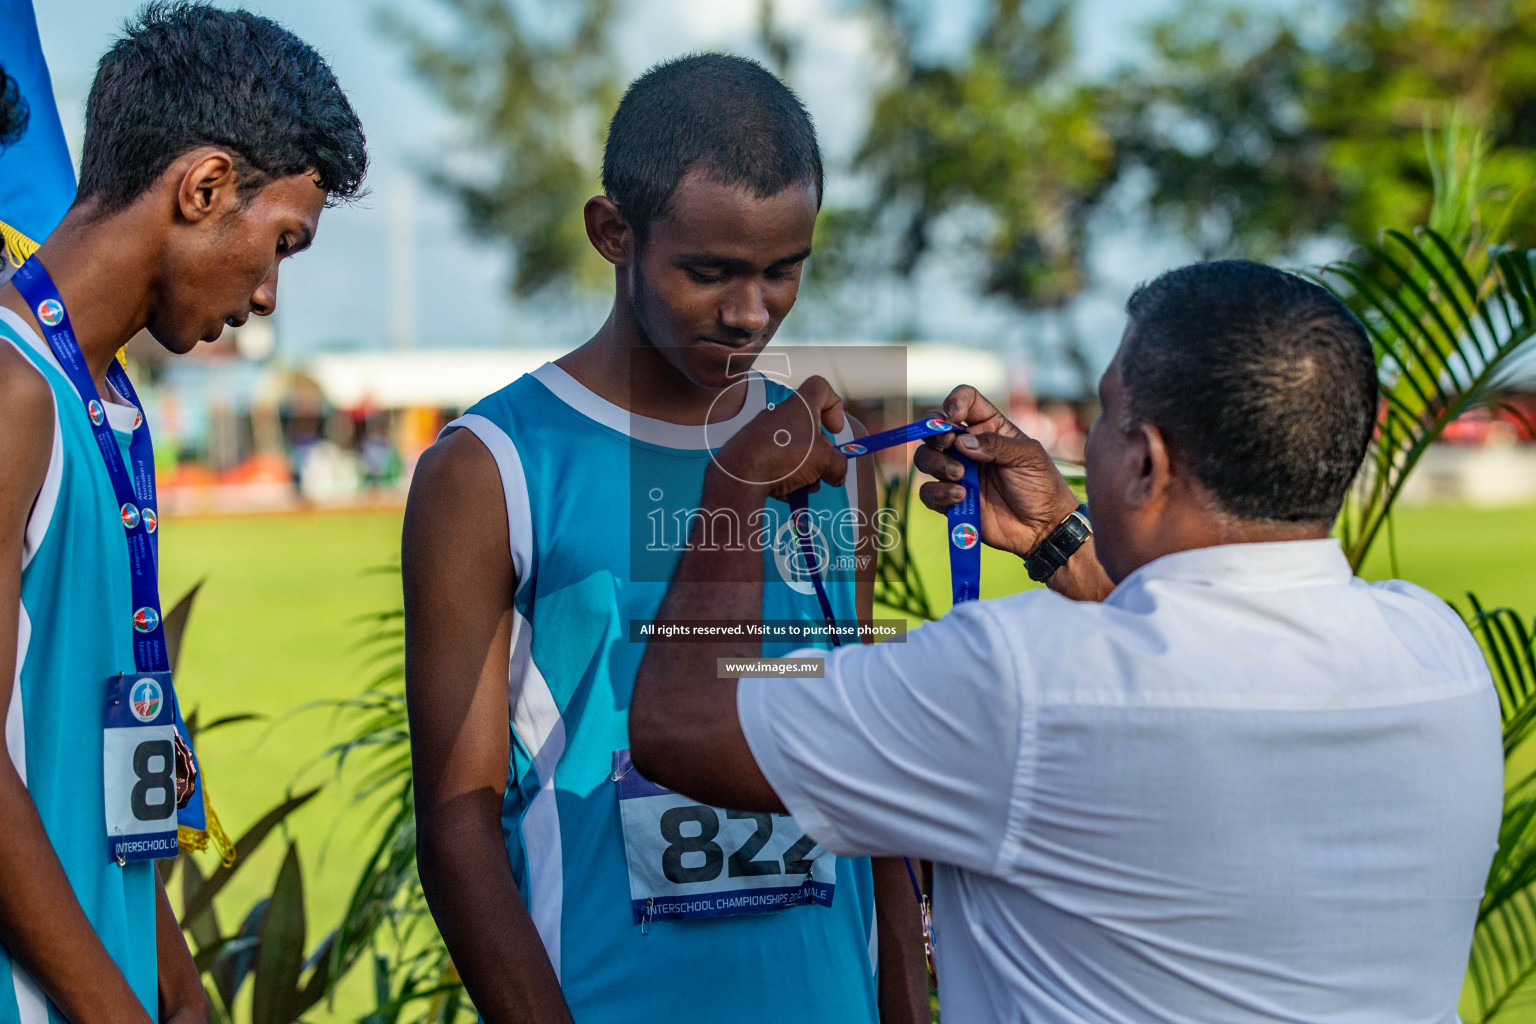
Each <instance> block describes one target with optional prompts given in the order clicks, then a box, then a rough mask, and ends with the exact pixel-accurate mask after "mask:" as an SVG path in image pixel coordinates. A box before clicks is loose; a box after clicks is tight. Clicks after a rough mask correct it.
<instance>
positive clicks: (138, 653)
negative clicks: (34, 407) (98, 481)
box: [11, 257, 171, 672]
mask: <svg viewBox="0 0 1536 1024" xmlns="http://www.w3.org/2000/svg"><path fill="white" fill-rule="evenodd" d="M11 282H12V283H13V284H15V285H16V290H17V291H19V292H21V295H22V298H24V299H26V300H27V305H28V306H30V307H31V308H32V311H33V312H34V313H35V314H36V315H37V320H38V323H40V324H42V327H43V335H44V336H45V337H46V338H47V340H48V347H49V348H51V349H53V354H54V357H55V358H57V359H58V361H59V366H60V367H62V368H63V370H64V374H65V376H67V377H68V378H69V382H70V383H71V384H73V385H74V386H75V390H76V391H77V392H79V394H80V401H81V402H82V403H83V404H84V406H85V414H86V418H87V420H88V421H89V422H90V425H91V434H92V436H94V437H95V438H96V447H97V448H99V449H100V450H101V457H102V461H103V462H105V463H106V466H107V476H108V477H109V478H110V479H111V481H112V492H113V494H115V495H116V497H117V505H118V515H119V517H120V518H121V520H122V523H123V528H124V529H125V530H126V531H127V540H128V571H129V576H130V579H131V581H132V585H133V633H134V636H133V664H134V668H135V669H136V670H137V671H139V672H169V671H170V668H171V666H170V662H169V661H168V660H167V657H166V647H165V629H164V628H163V626H162V625H161V622H160V572H159V564H160V551H159V537H158V536H157V530H158V527H159V520H158V519H157V518H156V517H157V515H158V513H157V512H156V510H155V451H154V442H153V441H152V440H151V439H150V436H149V422H148V421H147V420H146V419H144V411H143V407H142V406H141V405H140V403H139V396H138V394H137V393H136V392H135V391H134V389H133V384H132V383H131V382H130V381H129V380H128V374H127V372H126V371H125V370H124V369H123V367H122V364H121V363H119V362H118V361H117V360H116V359H114V360H112V366H111V368H110V369H108V370H107V382H108V383H109V384H111V385H112V388H113V390H115V391H116V392H117V393H118V394H119V395H122V396H123V397H124V398H126V399H127V400H128V401H130V402H132V403H133V405H134V408H135V409H136V410H138V418H139V424H138V426H137V428H136V429H135V430H134V431H133V438H132V440H131V441H130V442H129V443H128V460H129V462H130V463H131V465H132V472H131V473H130V471H129V467H128V466H125V465H123V458H122V452H121V451H120V450H119V449H118V446H117V436H116V435H115V434H114V433H113V432H112V426H111V424H110V423H108V422H107V410H106V406H105V405H104V404H103V403H102V401H101V399H100V398H99V397H97V394H96V381H95V380H94V379H92V377H91V371H90V367H88V366H86V364H85V356H84V355H82V354H81V352H80V344H79V342H77V341H76V340H75V331H74V328H73V327H72V326H70V322H69V314H68V313H67V312H66V311H65V309H64V303H63V301H62V300H61V299H60V298H59V291H58V289H57V288H55V287H54V284H53V279H52V278H50V277H49V276H48V271H46V270H44V269H43V265H42V263H41V262H40V261H39V260H37V259H36V258H35V257H34V258H32V259H30V260H28V261H27V262H26V263H24V264H22V267H21V269H20V270H18V271H16V274H15V276H14V277H12V278H11Z"/></svg>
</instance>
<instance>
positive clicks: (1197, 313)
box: [1121, 260, 1378, 523]
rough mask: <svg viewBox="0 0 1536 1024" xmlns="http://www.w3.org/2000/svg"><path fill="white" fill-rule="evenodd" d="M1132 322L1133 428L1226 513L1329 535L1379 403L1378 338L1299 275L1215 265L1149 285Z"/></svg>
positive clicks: (1124, 361) (1131, 306)
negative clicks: (1154, 438)
mask: <svg viewBox="0 0 1536 1024" xmlns="http://www.w3.org/2000/svg"><path fill="white" fill-rule="evenodd" d="M1126 312H1128V313H1129V314H1130V317H1131V331H1130V334H1129V336H1128V337H1127V339H1126V345H1125V351H1124V353H1123V354H1122V358H1121V376H1122V379H1123V381H1124V384H1125V388H1126V391H1127V400H1128V408H1129V411H1130V416H1131V418H1132V421H1133V422H1134V423H1150V424H1152V425H1154V426H1156V427H1158V428H1159V429H1160V430H1161V431H1162V433H1163V436H1164V438H1166V440H1167V442H1168V445H1169V447H1170V448H1171V449H1172V451H1173V452H1174V453H1175V455H1176V457H1180V458H1182V459H1183V460H1185V462H1186V463H1187V464H1188V466H1189V468H1190V469H1191V470H1192V471H1193V473H1194V475H1195V477H1196V478H1197V479H1198V480H1199V481H1200V482H1201V483H1202V484H1204V485H1205V486H1206V487H1207V488H1208V489H1209V490H1210V491H1211V493H1212V494H1214V495H1215V497H1216V499H1217V500H1218V501H1219V502H1220V504H1221V506H1222V507H1223V508H1224V509H1225V510H1226V511H1227V512H1228V513H1230V514H1232V515H1234V516H1238V517H1240V518H1242V519H1250V520H1263V521H1269V522H1287V523H1300V522H1330V523H1331V522H1332V521H1333V519H1334V517H1335V516H1337V515H1338V514H1339V509H1340V508H1341V507H1342V506H1343V503H1344V498H1345V495H1346V493H1347V491H1348V490H1349V485H1350V482H1351V481H1352V480H1353V479H1354V476H1355V473H1356V471H1357V470H1359V468H1360V462H1361V460H1362V459H1363V458H1364V457H1365V450H1366V446H1367V445H1368V444H1369V443H1370V439H1371V432H1372V430H1373V428H1374V426H1375V423H1376V411H1377V402H1378V388H1377V383H1376V365H1375V360H1374V359H1373V357H1372V354H1371V343H1370V339H1369V338H1368V337H1367V336H1366V333H1365V328H1364V327H1362V326H1361V324H1360V321H1359V320H1357V319H1355V317H1354V315H1353V314H1352V313H1350V311H1349V309H1348V308H1347V307H1346V306H1345V305H1344V304H1343V303H1342V302H1340V301H1339V300H1338V299H1337V298H1336V297H1335V296H1334V295H1332V294H1331V293H1330V292H1328V290H1327V289H1325V288H1322V287H1320V286H1318V285H1316V284H1314V283H1312V282H1311V281H1307V280H1305V279H1303V278H1300V277H1297V276H1296V275H1294V274H1288V273H1285V272H1283V271H1280V270H1276V269H1274V268H1273V267H1266V266H1264V265H1263V264H1261V263H1250V262H1248V261H1246V260H1220V261H1217V262H1212V263H1196V264H1194V265H1192V266H1188V267H1181V268H1180V269H1178V270H1171V271H1169V272H1168V273H1166V274H1164V275H1162V276H1161V277H1159V278H1158V279H1157V280H1155V281H1153V282H1151V283H1150V284H1144V285H1142V286H1141V287H1139V288H1137V289H1136V291H1135V293H1134V294H1132V296H1131V299H1130V302H1129V303H1127V304H1126Z"/></svg>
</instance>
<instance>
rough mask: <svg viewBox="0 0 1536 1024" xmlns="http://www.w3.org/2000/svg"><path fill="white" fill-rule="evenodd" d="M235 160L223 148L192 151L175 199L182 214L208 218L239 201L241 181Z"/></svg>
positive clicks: (187, 218) (194, 220)
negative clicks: (238, 179) (238, 178)
mask: <svg viewBox="0 0 1536 1024" xmlns="http://www.w3.org/2000/svg"><path fill="white" fill-rule="evenodd" d="M237 177H238V175H237V174H236V171H235V162H234V160H233V159H232V158H231V157H230V155H229V154H228V153H226V152H224V151H223V150H220V149H207V150H202V151H200V152H197V153H194V154H191V158H190V159H188V160H187V161H185V162H184V163H183V165H182V173H181V181H180V183H179V185H178V186H177V189H176V202H177V205H178V207H179V209H180V212H181V216H182V217H183V218H184V219H185V220H188V221H191V222H193V223H196V222H198V221H201V220H206V219H208V218H209V217H211V216H213V215H214V214H215V213H218V212H220V211H221V210H225V209H229V208H230V207H233V206H234V205H236V204H237V203H238V201H239V182H238V181H237V180H236V179H237Z"/></svg>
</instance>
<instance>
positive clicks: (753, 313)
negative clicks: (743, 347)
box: [720, 281, 768, 334]
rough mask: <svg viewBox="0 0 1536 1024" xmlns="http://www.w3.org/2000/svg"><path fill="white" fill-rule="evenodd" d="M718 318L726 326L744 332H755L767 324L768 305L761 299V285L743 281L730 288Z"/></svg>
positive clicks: (756, 282)
mask: <svg viewBox="0 0 1536 1024" xmlns="http://www.w3.org/2000/svg"><path fill="white" fill-rule="evenodd" d="M720 319H721V321H722V322H723V323H724V324H725V325H726V326H727V327H731V328H734V329H736V330H738V331H741V332H743V333H745V334H756V333H757V332H758V331H761V330H762V329H763V328H765V327H767V326H768V306H767V304H766V303H765V302H764V301H763V286H762V284H761V283H760V282H758V281H743V282H742V283H741V284H740V285H739V286H738V287H736V288H733V289H731V292H730V294H729V295H728V296H727V297H726V300H725V305H723V306H722V307H721V309H720Z"/></svg>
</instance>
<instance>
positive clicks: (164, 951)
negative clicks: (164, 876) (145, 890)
mask: <svg viewBox="0 0 1536 1024" xmlns="http://www.w3.org/2000/svg"><path fill="white" fill-rule="evenodd" d="M155 890H156V892H155V949H156V966H157V968H158V971H157V974H158V978H157V981H158V985H159V989H160V1020H161V1021H163V1022H164V1024H205V1022H206V1021H207V1020H208V994H207V993H206V992H204V991H203V980H202V978H201V977H199V976H198V973H197V964H196V963H194V962H193V960H192V951H191V950H190V949H188V948H187V940H186V937H185V936H183V935H182V934H181V925H180V924H179V923H178V922H177V920H176V912H175V911H174V910H172V909H171V901H170V899H169V898H168V897H167V896H166V894H165V884H164V883H163V882H162V881H161V880H160V872H159V870H158V869H157V870H156V871H155Z"/></svg>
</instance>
